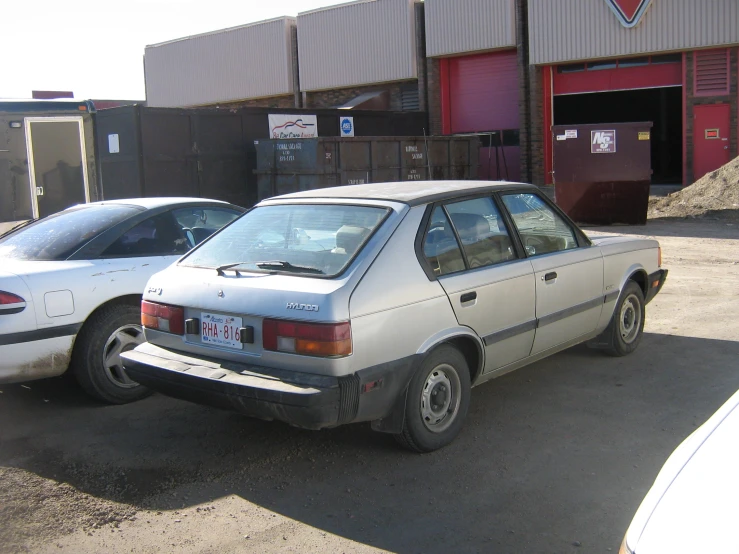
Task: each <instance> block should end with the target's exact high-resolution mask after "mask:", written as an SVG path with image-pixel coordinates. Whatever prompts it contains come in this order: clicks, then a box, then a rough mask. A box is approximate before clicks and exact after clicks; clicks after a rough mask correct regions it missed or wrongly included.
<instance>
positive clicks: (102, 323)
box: [72, 304, 151, 404]
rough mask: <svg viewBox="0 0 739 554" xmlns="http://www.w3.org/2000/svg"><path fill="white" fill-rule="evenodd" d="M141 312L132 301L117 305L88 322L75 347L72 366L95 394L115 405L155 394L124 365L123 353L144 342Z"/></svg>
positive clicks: (109, 307)
mask: <svg viewBox="0 0 739 554" xmlns="http://www.w3.org/2000/svg"><path fill="white" fill-rule="evenodd" d="M140 318H141V312H140V310H139V308H138V307H137V306H134V305H131V304H113V305H110V306H105V307H103V308H101V309H100V310H98V311H97V312H95V313H94V314H93V315H92V316H90V318H89V319H88V320H87V321H86V322H85V325H84V327H83V328H82V330H81V331H80V334H79V335H78V337H77V340H76V342H75V346H74V353H73V355H72V368H73V371H74V375H75V377H76V378H77V381H78V382H79V384H80V385H81V386H82V388H83V389H85V391H86V392H87V393H88V394H90V395H91V396H93V397H95V398H97V399H99V400H102V401H104V402H109V403H111V404H125V403H127V402H133V401H135V400H140V399H141V398H144V397H146V396H148V395H149V394H151V391H149V389H147V388H145V387H143V386H141V385H139V384H138V383H137V382H135V381H133V380H132V379H131V378H130V377H129V376H128V375H127V374H126V371H125V370H124V368H123V365H122V363H121V354H122V353H123V352H127V351H129V350H133V349H134V348H136V346H138V345H139V344H141V343H142V342H144V333H143V331H142V329H141V324H140Z"/></svg>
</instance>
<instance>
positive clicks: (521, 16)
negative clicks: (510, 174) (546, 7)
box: [516, 0, 534, 183]
mask: <svg viewBox="0 0 739 554" xmlns="http://www.w3.org/2000/svg"><path fill="white" fill-rule="evenodd" d="M516 49H517V50H518V55H517V57H518V66H519V67H518V75H519V82H520V83H521V85H522V86H521V89H520V92H519V104H520V106H521V107H522V108H523V110H522V111H523V113H521V116H522V117H521V127H522V131H523V132H522V133H521V134H520V136H521V138H522V139H523V141H524V144H522V145H521V146H522V148H521V156H522V157H523V160H521V161H522V163H521V166H522V167H524V168H526V171H525V173H524V175H522V178H523V180H524V181H525V182H527V183H533V182H534V178H533V177H534V175H533V168H532V164H533V150H532V146H531V135H532V128H531V121H532V118H531V68H530V66H529V5H528V0H516Z"/></svg>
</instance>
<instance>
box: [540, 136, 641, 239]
mask: <svg viewBox="0 0 739 554" xmlns="http://www.w3.org/2000/svg"><path fill="white" fill-rule="evenodd" d="M651 129H652V123H651V122H642V123H603V124H595V125H555V126H554V127H552V132H553V133H554V194H555V199H556V202H557V205H558V206H559V207H560V208H562V210H564V212H565V213H566V214H567V215H569V216H570V217H571V218H572V219H573V220H574V221H576V222H578V223H585V224H593V225H612V224H614V223H627V224H631V225H643V224H645V223H646V221H647V208H648V204H649V186H650V184H651V180H652V164H651V146H650V140H651Z"/></svg>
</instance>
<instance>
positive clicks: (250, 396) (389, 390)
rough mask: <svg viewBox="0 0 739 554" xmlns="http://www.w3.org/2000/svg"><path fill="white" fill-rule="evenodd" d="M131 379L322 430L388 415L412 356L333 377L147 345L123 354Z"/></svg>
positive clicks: (407, 376)
mask: <svg viewBox="0 0 739 554" xmlns="http://www.w3.org/2000/svg"><path fill="white" fill-rule="evenodd" d="M121 357H122V358H123V363H124V367H125V368H126V372H127V373H128V374H129V376H130V377H131V378H132V379H134V380H135V381H137V382H138V383H140V384H142V385H144V386H146V387H149V388H151V389H154V390H156V391H159V392H161V393H163V394H166V395H168V396H173V397H175V398H181V399H183V400H189V401H191V402H197V403H199V404H207V405H211V406H215V407H219V408H225V409H230V410H236V411H238V412H240V413H243V414H245V415H248V416H251V417H256V418H260V419H267V420H273V419H274V420H279V421H284V422H286V423H289V424H290V425H294V426H296V427H302V428H304V429H323V428H326V427H335V426H337V425H341V424H344V423H351V422H356V421H374V420H379V419H382V418H384V417H386V416H388V415H389V414H390V412H391V411H392V409H393V407H394V405H395V401H396V400H397V398H398V396H399V395H400V394H402V393H403V392H404V391H405V388H406V386H407V383H408V380H409V379H410V376H411V374H412V368H413V367H414V361H415V360H414V357H411V358H409V359H406V360H401V361H398V362H393V363H389V364H383V365H381V366H376V367H373V368H368V369H366V370H363V371H360V372H357V373H354V374H351V375H346V376H342V377H333V376H325V375H316V374H311V373H302V372H297V371H288V370H284V369H276V368H268V367H264V366H256V365H249V364H240V363H234V362H227V361H223V360H217V359H213V358H204V357H193V356H190V355H187V354H181V353H178V352H173V351H171V350H168V349H165V348H161V347H159V346H155V345H153V344H151V343H144V344H142V345H140V346H138V347H137V348H136V349H135V350H132V351H130V352H126V353H124V354H122V355H121Z"/></svg>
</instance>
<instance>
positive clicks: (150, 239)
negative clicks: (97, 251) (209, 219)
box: [101, 212, 190, 258]
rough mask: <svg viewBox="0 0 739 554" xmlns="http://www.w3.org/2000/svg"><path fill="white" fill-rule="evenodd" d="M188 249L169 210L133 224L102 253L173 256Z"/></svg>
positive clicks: (126, 255)
mask: <svg viewBox="0 0 739 554" xmlns="http://www.w3.org/2000/svg"><path fill="white" fill-rule="evenodd" d="M189 249H190V245H189V244H188V241H187V238H185V235H184V233H183V232H182V230H181V229H180V228H179V227H178V226H177V225H176V224H175V220H174V219H173V218H172V214H171V213H170V212H166V213H163V214H159V215H155V216H154V217H150V218H149V219H145V220H144V221H142V222H141V223H139V224H138V225H135V226H134V227H132V228H131V229H129V230H128V231H126V232H125V233H123V234H122V235H121V236H120V237H119V238H118V240H116V241H115V242H114V243H113V244H111V245H110V246H109V247H108V248H106V249H105V251H104V252H103V253H102V255H101V256H102V257H103V258H115V257H119V258H126V257H140V256H174V255H179V254H184V253H185V252H187V251H188V250H189Z"/></svg>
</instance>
